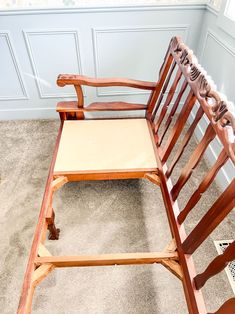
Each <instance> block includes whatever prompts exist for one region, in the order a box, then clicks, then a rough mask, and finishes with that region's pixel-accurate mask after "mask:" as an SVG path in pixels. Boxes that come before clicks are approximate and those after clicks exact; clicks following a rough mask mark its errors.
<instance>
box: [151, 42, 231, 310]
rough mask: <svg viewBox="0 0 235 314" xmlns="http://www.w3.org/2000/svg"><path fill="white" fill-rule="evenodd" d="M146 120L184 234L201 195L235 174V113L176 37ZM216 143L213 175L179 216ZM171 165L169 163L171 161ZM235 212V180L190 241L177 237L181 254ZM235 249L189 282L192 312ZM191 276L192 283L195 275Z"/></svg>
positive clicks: (169, 202) (228, 305) (170, 204)
mask: <svg viewBox="0 0 235 314" xmlns="http://www.w3.org/2000/svg"><path fill="white" fill-rule="evenodd" d="M147 117H148V118H149V119H150V120H151V121H152V128H153V131H154V134H155V139H156V144H157V147H158V152H159V156H160V158H159V169H160V176H161V180H162V181H163V189H162V191H163V194H164V195H163V197H164V199H165V200H167V201H166V202H165V204H166V207H167V211H168V216H171V217H172V213H173V214H174V216H175V221H173V220H172V219H170V224H171V229H172V230H173V233H176V231H175V230H180V228H181V227H180V226H181V225H182V224H183V222H184V221H185V220H186V218H188V214H189V213H190V212H191V211H192V210H193V209H194V210H196V206H197V204H198V202H199V200H200V199H201V197H202V195H203V193H205V192H206V191H207V190H208V188H209V187H210V185H211V184H212V182H213V181H214V179H215V178H216V176H217V174H218V172H219V171H220V169H221V168H222V167H223V166H224V165H225V164H226V163H228V162H230V164H232V168H233V170H234V173H235V169H234V165H235V107H234V105H233V104H232V103H231V102H228V101H227V99H226V98H225V97H223V96H222V95H221V94H220V93H219V92H217V91H216V87H215V84H214V83H213V82H212V80H211V79H210V77H208V76H207V74H206V72H205V71H204V69H203V68H202V67H201V66H200V65H199V64H198V62H197V59H196V57H195V56H194V55H193V52H192V51H191V50H190V49H189V48H188V47H187V46H186V45H185V44H184V43H183V42H182V41H181V39H180V38H179V37H174V38H172V40H171V42H170V45H169V49H168V51H167V54H166V56H165V60H164V63H163V66H162V68H161V70H160V74H159V84H158V86H157V87H156V90H155V91H153V92H152V94H151V95H150V99H149V102H148V107H147ZM204 118H205V119H206V120H207V121H209V122H208V125H207V128H206V130H205V132H204V134H203V136H202V138H201V140H200V141H199V143H197V145H196V147H195V149H194V150H193V152H192V154H191V155H190V157H189V158H188V160H187V161H186V162H185V164H184V166H183V168H182V170H181V172H180V174H179V175H178V176H177V178H176V180H175V183H174V184H173V183H172V182H173V179H172V173H173V172H174V169H175V167H176V165H177V164H178V162H179V160H180V158H181V156H182V155H183V154H184V151H185V148H186V147H187V145H188V143H189V142H190V139H191V138H192V136H193V135H194V133H195V130H196V128H197V126H198V124H199V122H200V121H202V119H204ZM189 120H191V122H190V124H188V122H189ZM215 138H217V139H218V140H219V142H220V145H221V151H220V154H219V156H218V158H217V160H216V162H215V163H214V164H213V165H212V166H211V167H210V169H209V170H206V172H205V173H204V176H203V178H202V180H201V182H200V183H199V184H198V186H197V187H196V188H195V190H194V191H191V194H190V195H188V201H187V203H186V205H185V206H184V208H179V212H177V210H175V206H176V205H177V207H178V202H177V199H178V197H179V195H180V193H181V190H182V189H183V187H184V186H185V185H186V184H187V182H188V180H189V179H190V177H191V175H192V174H193V172H194V171H197V166H198V164H199V163H200V161H201V159H202V158H203V157H204V156H205V152H206V150H207V148H208V146H209V145H210V143H211V142H212V141H214V140H215ZM173 151H174V154H173ZM172 154H173V156H172ZM170 157H171V158H170ZM170 159H171V161H169V160H170ZM169 183H170V184H169ZM234 206H235V179H234V178H233V179H232V181H231V182H230V183H229V184H228V185H227V187H226V188H225V190H224V191H223V192H221V193H220V195H218V198H217V199H216V200H215V202H214V203H213V204H212V206H211V207H210V208H208V209H207V212H206V213H205V214H204V215H203V216H202V217H201V219H200V220H199V221H198V223H197V225H196V226H195V227H194V228H193V229H192V231H191V232H190V233H189V234H188V235H185V236H184V237H182V236H181V235H179V234H178V235H177V234H174V236H175V237H176V238H178V239H179V238H180V239H181V242H180V248H179V250H181V249H182V252H183V254H184V255H185V256H186V255H188V254H189V255H190V254H193V253H194V252H195V250H196V249H197V248H198V247H199V246H200V245H201V244H202V243H203V242H204V241H205V240H206V239H207V237H208V236H209V235H210V234H211V232H212V231H213V230H214V229H215V228H216V227H217V226H218V225H219V224H220V223H221V222H222V220H223V219H224V218H225V217H226V216H227V215H228V214H229V212H230V211H231V210H232V209H233V208H234ZM188 219H189V218H188ZM176 227H177V228H176ZM177 232H178V231H177ZM179 232H180V231H179ZM234 246H235V242H233V243H232V244H231V245H230V246H229V247H228V248H227V249H226V251H225V252H224V253H223V254H222V255H221V256H219V257H216V258H215V259H213V260H212V261H211V262H210V263H209V265H208V267H207V269H206V270H205V271H204V272H203V273H201V274H198V275H197V276H195V275H194V276H193V282H192V283H190V280H189V281H188V282H186V284H185V285H186V290H187V291H188V294H189V295H190V296H189V297H188V299H187V301H188V303H191V304H190V306H191V307H190V306H189V308H191V309H194V310H193V313H194V312H195V306H193V305H192V304H193V303H194V305H195V302H196V303H197V296H196V294H197V290H199V289H200V288H201V287H202V286H203V285H204V284H205V283H206V281H207V280H208V279H209V278H210V277H211V276H214V275H215V274H217V273H218V272H219V271H221V270H222V269H224V267H225V266H226V265H227V263H228V262H229V261H231V260H232V259H235V249H234ZM187 271H188V272H189V273H188V276H189V278H191V277H192V274H191V273H190V272H191V270H190V269H188V270H187ZM192 295H193V297H192ZM231 305H232V307H234V308H235V298H232V299H230V300H229V301H227V302H225V303H224V304H223V305H222V306H221V308H220V310H219V311H218V313H232V312H228V311H229V310H230V309H231V308H232V307H231ZM198 309H199V306H198V307H197V312H199V310H198ZM200 313H201V312H200Z"/></svg>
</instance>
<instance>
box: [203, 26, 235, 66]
mask: <svg viewBox="0 0 235 314" xmlns="http://www.w3.org/2000/svg"><path fill="white" fill-rule="evenodd" d="M209 37H210V38H212V39H213V40H214V41H215V42H216V43H217V44H218V45H220V46H221V47H222V48H223V49H225V50H226V51H227V52H228V53H229V54H231V55H232V56H233V57H235V49H233V48H232V47H231V46H230V45H229V44H228V43H226V42H225V41H224V40H223V39H222V38H221V37H220V36H218V35H217V34H216V32H214V31H213V30H212V29H210V28H209V29H208V30H207V33H206V36H205V40H204V42H203V46H202V50H201V55H200V60H201V61H202V59H203V57H204V55H205V49H206V44H207V41H208V38H209Z"/></svg>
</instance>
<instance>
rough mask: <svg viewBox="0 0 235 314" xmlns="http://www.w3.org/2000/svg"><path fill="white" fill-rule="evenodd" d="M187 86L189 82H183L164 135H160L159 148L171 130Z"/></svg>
mask: <svg viewBox="0 0 235 314" xmlns="http://www.w3.org/2000/svg"><path fill="white" fill-rule="evenodd" d="M187 86H188V82H187V80H184V82H183V84H182V86H181V89H180V92H179V94H178V96H177V98H176V100H175V102H174V105H173V106H172V108H171V111H170V113H169V115H168V117H167V120H166V123H165V126H164V129H163V131H162V134H161V135H159V141H158V145H159V146H160V145H161V144H162V141H163V138H164V136H165V134H166V132H167V130H168V129H169V126H170V124H171V121H172V119H173V117H174V115H175V112H176V110H177V108H178V107H179V104H180V101H181V99H182V96H183V94H184V92H185V90H186V88H187ZM155 132H156V133H157V132H158V129H156V128H155Z"/></svg>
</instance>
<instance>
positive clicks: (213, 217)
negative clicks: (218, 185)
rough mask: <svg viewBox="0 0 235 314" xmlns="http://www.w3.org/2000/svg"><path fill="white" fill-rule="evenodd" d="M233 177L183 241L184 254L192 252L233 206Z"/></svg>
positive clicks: (234, 180) (234, 200)
mask: <svg viewBox="0 0 235 314" xmlns="http://www.w3.org/2000/svg"><path fill="white" fill-rule="evenodd" d="M234 191H235V179H233V181H232V182H231V183H230V185H229V186H228V187H227V188H226V189H225V190H224V192H223V193H222V194H221V195H220V196H219V198H218V199H217V200H216V201H215V203H214V204H213V205H212V207H211V208H210V209H209V210H208V212H207V213H206V214H205V215H204V216H203V218H202V219H201V220H200V222H199V223H198V224H197V225H196V227H195V228H194V229H193V230H192V231H191V233H190V234H189V235H188V237H187V239H186V240H185V241H184V242H183V244H182V246H183V250H184V252H185V254H193V252H194V251H195V250H196V249H197V248H198V247H199V246H200V244H201V243H202V242H203V241H204V240H205V239H206V238H207V237H208V236H209V234H210V233H211V232H212V231H213V230H214V229H215V228H216V227H217V226H218V225H219V224H220V223H221V221H222V220H223V219H224V218H225V217H226V216H227V215H228V214H229V212H230V211H231V210H232V209H233V207H234V206H235V197H234Z"/></svg>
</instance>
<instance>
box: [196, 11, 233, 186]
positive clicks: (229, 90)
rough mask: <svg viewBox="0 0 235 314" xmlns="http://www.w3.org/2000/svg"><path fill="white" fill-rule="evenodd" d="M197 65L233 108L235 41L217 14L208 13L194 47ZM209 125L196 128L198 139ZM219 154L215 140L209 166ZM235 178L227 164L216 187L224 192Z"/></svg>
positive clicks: (209, 157)
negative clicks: (219, 22)
mask: <svg viewBox="0 0 235 314" xmlns="http://www.w3.org/2000/svg"><path fill="white" fill-rule="evenodd" d="M197 55H198V57H199V62H200V63H201V64H202V66H203V67H204V68H205V69H206V71H207V73H208V74H209V75H210V76H211V77H212V78H213V81H214V82H215V84H216V86H217V90H218V91H220V92H222V93H223V94H225V95H226V96H227V98H228V100H230V101H232V102H233V103H234V104H235V79H234V73H235V39H234V38H233V37H232V36H230V35H229V34H228V33H226V32H225V31H223V29H222V28H220V27H219V26H218V13H217V12H214V11H210V10H207V11H206V12H205V15H204V22H203V25H202V28H201V37H200V40H199V43H198V46H197ZM207 124H208V122H207V121H206V119H203V120H202V121H201V122H200V124H199V126H198V128H197V130H196V131H197V133H196V134H197V137H198V139H200V138H201V137H202V136H203V134H204V132H205V129H206V126H207ZM220 150H221V146H220V144H219V141H218V140H217V139H216V140H215V141H213V143H212V144H211V145H210V146H209V149H208V151H207V156H208V162H209V163H210V164H213V163H214V162H215V161H216V159H217V157H218V155H219V152H220ZM234 176H235V169H234V166H233V165H232V164H231V163H228V164H226V165H225V166H224V167H223V169H222V170H221V171H220V172H219V174H218V183H219V185H220V186H221V187H222V188H224V187H225V186H226V185H227V184H228V183H229V182H230V180H231V179H232V178H234Z"/></svg>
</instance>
